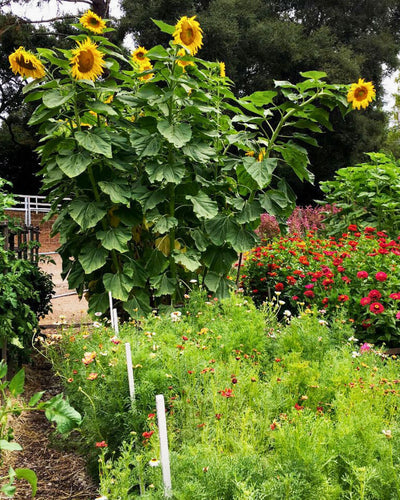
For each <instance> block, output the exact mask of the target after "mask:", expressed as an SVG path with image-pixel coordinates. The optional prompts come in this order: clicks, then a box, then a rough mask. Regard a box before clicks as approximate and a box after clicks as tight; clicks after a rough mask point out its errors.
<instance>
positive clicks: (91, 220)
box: [69, 199, 107, 231]
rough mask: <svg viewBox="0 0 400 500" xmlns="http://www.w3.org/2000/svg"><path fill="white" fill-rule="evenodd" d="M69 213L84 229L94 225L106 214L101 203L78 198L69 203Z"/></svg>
mask: <svg viewBox="0 0 400 500" xmlns="http://www.w3.org/2000/svg"><path fill="white" fill-rule="evenodd" d="M69 213H70V215H71V217H72V218H73V219H74V221H75V222H76V223H77V224H79V226H80V227H81V228H82V230H83V231H86V230H87V229H89V228H91V227H94V226H95V225H96V224H97V223H98V222H99V221H100V220H101V219H102V218H103V217H104V216H105V215H106V214H107V210H105V208H104V207H103V205H102V204H101V203H98V202H96V201H86V200H81V199H76V200H73V201H71V203H70V205H69Z"/></svg>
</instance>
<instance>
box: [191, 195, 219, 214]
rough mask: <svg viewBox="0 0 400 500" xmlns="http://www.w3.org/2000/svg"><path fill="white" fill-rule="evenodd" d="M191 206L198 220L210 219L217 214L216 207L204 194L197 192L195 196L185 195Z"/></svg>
mask: <svg viewBox="0 0 400 500" xmlns="http://www.w3.org/2000/svg"><path fill="white" fill-rule="evenodd" d="M186 199H187V200H189V201H191V202H192V204H193V210H194V212H195V214H196V215H197V217H199V219H212V218H213V217H215V216H216V215H217V214H218V205H217V203H216V202H215V201H213V200H212V199H211V198H210V197H209V196H208V195H207V194H206V193H204V192H203V191H199V192H198V193H197V194H196V196H190V195H187V196H186Z"/></svg>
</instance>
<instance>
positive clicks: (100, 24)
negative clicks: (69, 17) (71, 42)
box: [79, 10, 106, 35]
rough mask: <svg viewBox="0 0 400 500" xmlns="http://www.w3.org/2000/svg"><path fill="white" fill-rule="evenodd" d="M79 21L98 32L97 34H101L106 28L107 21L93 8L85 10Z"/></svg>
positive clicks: (85, 26)
mask: <svg viewBox="0 0 400 500" xmlns="http://www.w3.org/2000/svg"><path fill="white" fill-rule="evenodd" d="M79 22H80V23H81V24H82V26H83V27H84V28H86V29H88V30H90V31H92V32H93V33H96V35H101V34H102V33H103V31H104V30H105V28H106V23H105V22H104V21H103V19H102V18H101V17H100V16H98V15H97V14H95V13H94V12H92V11H91V10H88V11H87V12H85V14H83V16H82V17H81V18H80V19H79Z"/></svg>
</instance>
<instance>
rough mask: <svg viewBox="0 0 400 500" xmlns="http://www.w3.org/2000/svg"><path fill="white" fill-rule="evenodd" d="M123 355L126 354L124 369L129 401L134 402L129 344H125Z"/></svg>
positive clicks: (133, 383)
mask: <svg viewBox="0 0 400 500" xmlns="http://www.w3.org/2000/svg"><path fill="white" fill-rule="evenodd" d="M125 354H126V369H127V370H128V382H129V395H130V397H131V401H134V399H135V380H134V378H133V367H132V353H131V344H130V343H129V342H126V343H125Z"/></svg>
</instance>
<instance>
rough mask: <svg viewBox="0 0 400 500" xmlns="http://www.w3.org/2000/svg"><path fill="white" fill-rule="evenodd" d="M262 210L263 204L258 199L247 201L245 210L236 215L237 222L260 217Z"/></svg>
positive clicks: (243, 222)
mask: <svg viewBox="0 0 400 500" xmlns="http://www.w3.org/2000/svg"><path fill="white" fill-rule="evenodd" d="M261 212H262V210H261V205H260V202H259V201H258V200H254V201H246V202H245V204H244V207H243V210H242V211H241V212H240V213H239V214H238V215H237V217H236V222H238V223H239V224H245V223H246V222H252V221H254V220H257V219H258V218H259V217H260V214H261Z"/></svg>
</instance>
